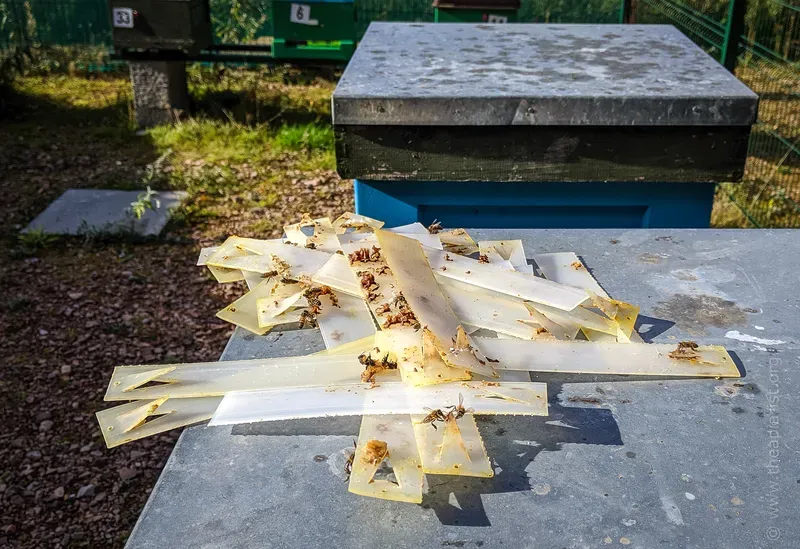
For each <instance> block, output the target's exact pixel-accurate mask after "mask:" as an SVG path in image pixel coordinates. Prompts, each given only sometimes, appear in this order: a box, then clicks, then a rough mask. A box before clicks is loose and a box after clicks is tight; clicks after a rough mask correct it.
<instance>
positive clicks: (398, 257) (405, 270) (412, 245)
mask: <svg viewBox="0 0 800 549" xmlns="http://www.w3.org/2000/svg"><path fill="white" fill-rule="evenodd" d="M376 235H377V236H378V241H379V242H380V246H381V253H382V254H383V255H384V256H385V258H386V261H387V262H388V264H389V267H390V268H391V269H392V273H393V274H394V278H395V280H396V282H397V286H398V289H399V290H400V291H401V292H402V293H403V296H404V297H405V299H406V300H407V301H408V304H409V305H410V306H411V310H412V311H414V314H415V315H416V317H417V320H418V321H419V323H420V324H421V325H422V329H423V330H424V331H425V332H427V333H429V334H430V335H431V336H432V343H433V344H434V345H435V346H436V348H437V349H438V351H439V355H440V356H441V357H442V360H444V361H445V363H447V365H448V366H452V367H454V368H463V369H465V370H469V371H470V372H475V373H479V374H481V375H485V376H489V377H493V376H496V374H495V371H494V368H493V367H492V366H491V364H490V363H488V362H487V361H486V359H485V357H483V356H482V355H481V354H480V350H479V349H477V348H475V345H473V344H472V342H471V340H470V337H469V336H468V335H467V333H466V332H465V331H464V328H463V326H461V323H460V322H459V320H458V317H456V315H455V313H454V312H453V309H452V308H451V307H450V305H449V303H448V302H447V298H445V296H444V294H443V293H442V290H441V288H439V285H438V284H437V282H436V279H435V278H434V276H433V273H432V272H431V269H430V266H429V265H428V262H427V260H426V259H425V253H424V252H423V251H422V246H421V245H420V244H419V243H418V242H415V241H414V240H412V239H410V238H406V237H404V236H400V235H396V234H393V233H389V232H386V231H378V232H377V233H376Z"/></svg>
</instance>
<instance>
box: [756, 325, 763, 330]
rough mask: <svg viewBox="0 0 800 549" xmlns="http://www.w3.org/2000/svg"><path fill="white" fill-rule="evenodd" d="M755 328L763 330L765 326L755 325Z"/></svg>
mask: <svg viewBox="0 0 800 549" xmlns="http://www.w3.org/2000/svg"><path fill="white" fill-rule="evenodd" d="M753 328H755V329H756V330H763V329H764V327H763V326H753Z"/></svg>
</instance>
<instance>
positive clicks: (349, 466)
mask: <svg viewBox="0 0 800 549" xmlns="http://www.w3.org/2000/svg"><path fill="white" fill-rule="evenodd" d="M357 449H358V444H356V441H355V439H353V451H352V452H351V453H350V455H349V456H347V461H345V462H344V474H346V475H347V478H345V479H344V481H345V482H347V481H348V480H350V474H351V473H352V472H353V460H354V459H355V457H356V450H357Z"/></svg>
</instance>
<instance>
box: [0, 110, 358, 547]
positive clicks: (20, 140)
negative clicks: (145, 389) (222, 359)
mask: <svg viewBox="0 0 800 549" xmlns="http://www.w3.org/2000/svg"><path fill="white" fill-rule="evenodd" d="M123 106H124V105H123ZM50 113H51V111H49V110H48V109H47V108H41V109H39V110H38V111H37V110H35V109H34V110H30V111H26V112H25V113H23V114H22V115H20V117H18V119H17V120H15V121H12V122H11V123H8V122H6V123H0V193H2V194H3V197H4V198H3V207H2V216H0V235H1V237H0V287H2V288H3V295H2V296H0V334H2V337H0V357H2V359H0V364H1V366H0V406H1V407H2V413H3V424H2V427H1V428H0V463H2V466H1V467H0V547H20V548H39V547H122V546H123V544H124V541H125V539H126V538H127V536H128V535H129V533H130V531H131V529H132V528H133V525H134V524H135V521H136V519H137V517H138V515H139V513H140V512H141V509H142V507H143V506H144V503H145V502H146V500H147V497H148V495H149V493H150V491H151V490H152V487H153V485H154V484H155V482H156V479H157V478H158V475H159V473H160V471H161V469H162V467H163V466H164V464H165V463H166V460H167V458H168V456H169V453H170V451H171V449H172V446H173V444H174V443H175V441H176V440H177V437H178V435H179V434H180V433H179V431H175V432H170V433H165V434H163V435H160V436H156V437H152V438H149V439H145V440H141V441H137V442H133V443H130V444H126V445H124V446H121V447H118V448H115V449H112V450H109V449H106V447H105V445H104V443H103V440H102V436H101V434H100V432H99V429H98V426H97V422H96V420H95V418H94V414H95V412H97V411H98V410H101V409H104V408H106V407H109V403H104V402H103V401H102V397H103V394H104V392H105V387H106V384H107V381H108V379H109V376H110V374H111V371H112V369H113V367H114V366H117V365H121V364H147V363H152V364H157V363H164V362H195V361H209V360H216V359H217V358H219V355H220V354H221V352H222V350H223V348H224V345H225V342H226V341H227V339H228V337H229V336H230V334H231V333H232V331H233V330H232V327H231V326H230V325H228V324H226V323H223V322H222V321H220V320H218V319H216V318H215V316H214V313H215V312H216V311H217V310H219V309H221V308H222V307H224V306H225V305H227V304H228V303H229V302H230V301H232V300H233V299H235V298H236V297H238V296H239V295H241V293H242V292H243V291H244V287H243V286H242V285H241V283H237V284H232V285H225V286H221V285H218V284H216V282H215V281H214V280H213V279H212V278H211V277H210V275H209V274H208V273H207V272H205V271H204V270H202V269H200V268H198V267H196V266H195V261H196V257H197V252H198V250H199V248H200V247H201V246H203V245H208V244H210V243H212V242H214V241H218V240H219V239H220V238H222V237H223V236H224V235H227V234H232V233H234V232H236V233H237V234H240V235H242V236H259V237H263V238H266V237H274V236H276V235H278V234H280V229H279V227H280V226H281V225H282V223H283V221H285V220H287V219H294V218H299V216H300V214H301V213H302V212H304V211H308V212H310V213H312V214H314V215H338V214H339V213H341V212H342V211H344V210H347V209H351V208H352V187H351V185H350V183H349V182H343V181H341V180H339V178H338V176H336V174H335V173H333V172H331V171H330V170H327V171H326V170H320V169H313V170H311V171H304V170H303V169H302V168H299V169H293V168H292V166H293V165H294V164H293V162H294V161H295V160H296V159H295V158H294V157H293V156H292V155H288V156H287V155H284V156H283V157H281V158H280V159H279V161H278V162H277V163H276V164H275V165H272V166H264V165H258V166H255V167H253V165H252V163H251V165H250V166H249V167H247V170H249V171H251V172H258V173H261V172H266V171H272V172H275V171H279V172H281V173H282V174H283V175H284V177H283V180H284V181H285V184H284V185H283V186H282V187H280V188H279V190H278V191H277V196H276V197H275V199H274V200H273V201H272V202H273V203H272V204H271V205H270V206H269V207H262V208H253V207H252V204H251V202H252V201H250V200H249V199H245V198H241V197H238V196H237V195H236V194H230V193H229V194H226V195H225V196H224V197H222V198H220V199H219V203H220V204H222V206H221V208H222V209H219V210H218V212H222V214H221V215H219V214H218V215H215V216H211V217H206V218H203V221H202V223H201V224H193V223H192V222H191V220H190V221H188V222H184V224H183V225H180V226H173V227H171V228H170V229H169V231H168V233H167V235H166V236H165V237H163V238H162V239H161V240H159V241H156V242H146V243H134V242H120V241H117V242H105V243H97V242H95V243H89V244H87V243H86V242H83V241H82V240H81V239H77V238H76V239H60V240H59V241H58V242H56V243H54V244H52V245H50V246H49V247H48V248H47V249H41V250H37V251H34V252H30V251H28V253H25V254H23V253H20V243H19V241H18V231H19V229H20V228H22V227H24V225H25V224H26V223H27V222H28V221H30V220H31V219H32V218H33V217H34V216H35V215H36V214H37V213H38V212H39V211H41V210H42V209H43V208H44V207H45V206H46V205H47V204H48V203H49V202H50V201H51V200H53V199H54V198H56V197H57V196H59V195H60V194H61V193H62V192H63V191H64V190H65V189H67V188H79V187H102V186H109V184H113V183H114V182H118V181H131V180H132V181H138V180H139V179H140V178H141V175H142V173H143V172H144V167H145V166H146V165H147V164H148V163H149V162H152V161H153V160H154V157H155V155H154V153H153V151H152V150H151V149H149V148H147V147H143V146H141V145H140V143H139V141H136V140H135V138H134V137H133V134H131V136H130V141H126V138H125V137H124V136H123V137H122V138H119V136H116V137H115V138H114V139H109V138H108V137H107V136H104V133H103V132H98V131H97V130H98V128H102V127H103V124H113V123H114V121H113V120H111V119H107V118H104V117H103V116H110V117H112V118H113V119H114V120H116V117H118V116H119V112H117V111H115V110H114V109H111V110H110V111H109V112H108V113H105V114H104V115H103V116H99V115H98V116H92V117H88V118H87V117H84V116H79V117H78V118H77V119H76V118H75V117H71V118H68V120H67V121H66V122H64V119H63V118H60V119H52V118H51V116H50ZM76 120H77V121H76ZM204 200H206V201H209V202H212V203H213V202H214V200H215V199H214V198H213V197H212V198H208V197H204ZM212 205H213V204H212Z"/></svg>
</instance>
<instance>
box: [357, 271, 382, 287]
mask: <svg viewBox="0 0 800 549" xmlns="http://www.w3.org/2000/svg"><path fill="white" fill-rule="evenodd" d="M360 274H361V287H362V288H365V289H367V290H377V289H378V288H379V287H380V286H378V284H376V283H375V275H374V274H372V273H370V272H368V271H361V273H360ZM373 286H375V287H374V288H373Z"/></svg>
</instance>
